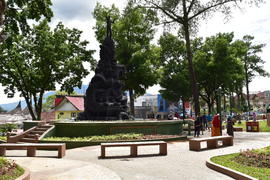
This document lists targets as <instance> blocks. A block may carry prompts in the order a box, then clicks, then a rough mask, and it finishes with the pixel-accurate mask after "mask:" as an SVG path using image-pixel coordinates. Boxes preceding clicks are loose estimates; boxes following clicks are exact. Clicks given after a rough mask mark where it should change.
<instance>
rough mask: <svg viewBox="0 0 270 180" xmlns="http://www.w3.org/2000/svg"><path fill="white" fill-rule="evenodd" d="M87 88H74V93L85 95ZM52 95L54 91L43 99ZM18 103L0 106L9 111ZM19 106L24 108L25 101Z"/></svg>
mask: <svg viewBox="0 0 270 180" xmlns="http://www.w3.org/2000/svg"><path fill="white" fill-rule="evenodd" d="M87 87H88V85H82V88H81V89H79V88H77V87H76V88H74V91H75V92H76V93H77V94H85V91H86V89H87ZM53 94H55V91H50V92H47V93H45V94H44V99H45V98H47V97H48V96H51V95H53ZM18 103H19V101H17V102H13V103H8V104H0V106H1V107H2V108H3V109H4V110H6V111H11V110H12V109H14V108H15V107H16V106H17V105H18ZM21 105H22V108H25V107H26V106H27V105H26V101H22V102H21Z"/></svg>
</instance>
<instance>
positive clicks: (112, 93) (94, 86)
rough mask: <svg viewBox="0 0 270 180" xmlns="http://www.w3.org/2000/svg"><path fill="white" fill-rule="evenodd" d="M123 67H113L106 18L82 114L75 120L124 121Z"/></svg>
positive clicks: (109, 28) (112, 49)
mask: <svg viewBox="0 0 270 180" xmlns="http://www.w3.org/2000/svg"><path fill="white" fill-rule="evenodd" d="M124 73H125V67H124V66H123V65H119V64H117V63H116V59H115V49H114V42H113V40H112V30H111V20H110V17H107V35H106V38H105V40H104V42H103V44H102V45H101V46H100V61H99V62H98V65H97V68H96V70H95V76H94V77H93V78H92V80H91V82H90V84H89V86H88V88H87V90H86V96H85V98H84V112H82V113H80V114H79V116H78V120H97V121H104V120H105V121H106V120H121V119H128V118H129V116H128V115H127V113H126V111H127V98H126V97H125V96H123V92H122V86H123V84H122V82H121V81H120V80H119V79H120V78H121V77H123V75H124Z"/></svg>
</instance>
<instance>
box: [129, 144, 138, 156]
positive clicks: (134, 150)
mask: <svg viewBox="0 0 270 180" xmlns="http://www.w3.org/2000/svg"><path fill="white" fill-rule="evenodd" d="M130 155H131V156H132V157H136V156H138V147H137V146H130Z"/></svg>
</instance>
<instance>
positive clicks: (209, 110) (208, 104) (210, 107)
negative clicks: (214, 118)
mask: <svg viewBox="0 0 270 180" xmlns="http://www.w3.org/2000/svg"><path fill="white" fill-rule="evenodd" d="M206 103H207V107H208V114H211V113H212V103H211V102H210V101H207V102H206Z"/></svg>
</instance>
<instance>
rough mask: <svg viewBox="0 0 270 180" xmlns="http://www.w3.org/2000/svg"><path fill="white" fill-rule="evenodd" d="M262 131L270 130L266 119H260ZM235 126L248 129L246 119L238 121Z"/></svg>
mask: <svg viewBox="0 0 270 180" xmlns="http://www.w3.org/2000/svg"><path fill="white" fill-rule="evenodd" d="M258 122H259V128H260V132H270V126H267V122H266V120H262V121H258ZM234 127H242V128H243V130H244V131H246V121H242V123H241V124H238V123H237V122H236V123H235V124H234Z"/></svg>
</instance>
